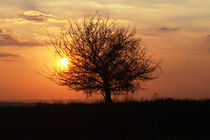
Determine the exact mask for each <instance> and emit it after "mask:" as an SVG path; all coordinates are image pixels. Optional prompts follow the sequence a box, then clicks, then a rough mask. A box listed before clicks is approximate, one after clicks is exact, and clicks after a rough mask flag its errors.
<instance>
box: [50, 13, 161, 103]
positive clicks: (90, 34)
mask: <svg viewBox="0 0 210 140" xmlns="http://www.w3.org/2000/svg"><path fill="white" fill-rule="evenodd" d="M135 33H136V32H135V29H133V30H131V31H130V30H129V27H124V26H120V25H119V24H118V23H117V22H116V21H115V20H112V19H110V18H109V16H101V15H100V14H94V15H89V16H88V17H84V18H83V19H82V20H75V19H74V20H69V26H68V28H67V29H66V30H65V31H63V32H62V33H61V34H60V36H59V37H53V36H52V35H50V44H51V45H52V46H53V48H54V51H55V55H57V56H59V57H65V58H67V59H69V62H70V63H69V65H68V68H67V69H66V70H58V69H56V68H55V69H54V70H53V71H51V75H50V79H51V80H53V81H54V82H56V83H57V84H59V85H61V86H67V87H69V88H70V89H74V90H76V91H80V90H82V91H84V92H85V93H86V94H87V95H92V94H93V93H99V94H101V95H103V97H104V100H105V103H112V96H119V95H126V94H129V93H134V92H135V91H136V90H137V89H138V88H141V84H140V83H141V82H142V81H146V80H151V79H154V78H156V75H154V74H155V72H156V70H157V69H158V67H159V63H155V62H154V61H153V60H152V58H151V57H150V56H148V55H147V51H146V48H145V47H144V45H143V43H142V39H141V38H140V37H137V36H136V34H135Z"/></svg>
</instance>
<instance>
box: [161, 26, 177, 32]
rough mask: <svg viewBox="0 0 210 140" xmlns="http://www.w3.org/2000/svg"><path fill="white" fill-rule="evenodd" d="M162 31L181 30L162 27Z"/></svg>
mask: <svg viewBox="0 0 210 140" xmlns="http://www.w3.org/2000/svg"><path fill="white" fill-rule="evenodd" d="M160 30H161V31H178V30H179V28H178V27H176V28H169V27H161V28H160Z"/></svg>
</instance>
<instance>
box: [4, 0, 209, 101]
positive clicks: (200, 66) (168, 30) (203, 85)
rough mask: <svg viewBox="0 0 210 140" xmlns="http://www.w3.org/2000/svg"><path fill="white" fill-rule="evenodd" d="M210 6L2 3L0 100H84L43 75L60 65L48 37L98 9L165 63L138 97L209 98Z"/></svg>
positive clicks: (173, 1) (188, 1)
mask: <svg viewBox="0 0 210 140" xmlns="http://www.w3.org/2000/svg"><path fill="white" fill-rule="evenodd" d="M209 6H210V1H209V0H202V1H198V0H129V1H128V0H115V1H113V0H15V1H14V0H0V100H83V99H84V100H86V96H84V95H83V94H82V92H76V91H72V90H68V89H67V87H60V86H58V85H56V84H55V83H53V82H52V81H50V80H48V79H47V78H46V77H44V76H43V75H42V74H41V73H42V72H43V69H45V68H46V66H49V65H52V64H54V63H57V61H58V60H56V59H55V58H54V56H53V54H52V52H51V51H50V49H49V47H47V46H46V45H45V42H46V41H49V38H48V33H50V34H58V33H59V31H61V30H63V29H65V27H66V25H67V20H68V19H72V18H82V17H83V16H85V15H87V14H88V13H91V12H95V11H99V12H100V13H101V14H109V16H110V17H111V18H113V19H116V20H118V21H119V22H120V23H122V24H125V25H130V26H131V27H134V26H135V27H136V30H137V33H138V34H139V35H140V36H141V37H142V39H143V40H144V42H145V43H146V46H147V48H148V50H149V53H150V54H151V55H152V56H153V58H154V59H157V60H161V66H162V75H160V76H159V78H158V79H156V80H153V81H149V82H146V83H145V86H146V88H147V89H146V90H144V91H139V92H138V94H137V96H136V97H135V98H142V97H143V98H152V97H153V95H154V93H158V94H159V96H160V97H163V98H177V99H185V98H188V99H207V98H210V10H209ZM93 98H94V97H93Z"/></svg>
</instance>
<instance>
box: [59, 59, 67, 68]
mask: <svg viewBox="0 0 210 140" xmlns="http://www.w3.org/2000/svg"><path fill="white" fill-rule="evenodd" d="M68 63H69V60H68V59H66V58H62V59H61V60H60V64H61V65H62V66H64V67H66V66H67V65H68Z"/></svg>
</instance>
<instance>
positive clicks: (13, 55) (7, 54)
mask: <svg viewBox="0 0 210 140" xmlns="http://www.w3.org/2000/svg"><path fill="white" fill-rule="evenodd" d="M17 57H20V55H17V54H11V53H1V52H0V58H17Z"/></svg>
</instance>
